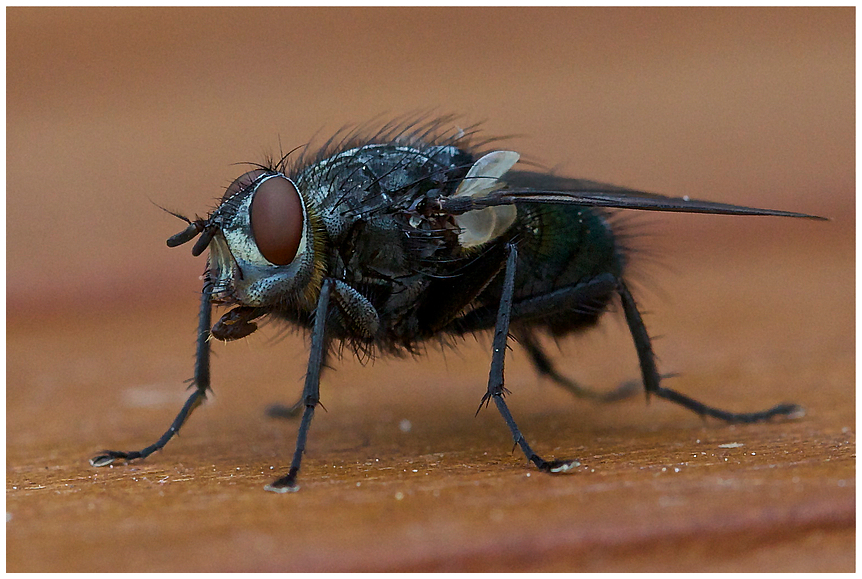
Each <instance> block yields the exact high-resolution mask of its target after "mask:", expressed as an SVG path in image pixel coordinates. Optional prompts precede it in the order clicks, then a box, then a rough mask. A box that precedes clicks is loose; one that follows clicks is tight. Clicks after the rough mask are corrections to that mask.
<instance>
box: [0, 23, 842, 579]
mask: <svg viewBox="0 0 862 579" xmlns="http://www.w3.org/2000/svg"><path fill="white" fill-rule="evenodd" d="M855 16H856V14H855V9H854V8H755V9H738V8H719V9H700V8H697V9H667V8H607V9H606V8H602V9H583V8H559V9H558V8H555V9H526V8H499V9H497V8H495V9H481V8H465V9H454V8H420V9H390V8H375V9H355V8H331V9H319V8H310V9H305V8H299V9H298V8H284V9H237V8H215V9H190V8H182V9H170V8H158V9H142V8H122V9H115V8H83V9H82V8H7V10H6V26H7V29H6V33H7V43H6V54H7V57H6V58H7V60H6V107H7V109H6V110H7V118H6V121H7V129H6V146H7V147H6V151H7V153H6V155H7V156H6V175H7V177H6V191H7V197H6V209H7V221H6V231H7V233H6V242H7V249H6V258H7V265H6V274H7V282H6V283H7V285H6V290H7V389H6V402H7V410H6V412H7V414H6V419H7V421H6V434H7V443H6V444H7V447H6V450H7V489H6V490H7V526H6V530H7V557H8V563H7V565H8V569H7V570H10V571H34V570H43V571H70V570H79V571H94V570H96V571H118V570H133V571H138V572H140V571H152V570H158V571H177V570H194V571H200V570H217V571H225V570H285V569H291V570H297V569H304V570H322V569H328V570H332V569H335V570H360V569H362V570H393V569H411V570H429V569H441V570H464V569H468V570H469V569H473V570H489V569H491V570H493V569H498V568H499V569H501V570H508V571H511V570H522V569H523V570H537V569H538V570H573V569H592V570H598V571H607V570H614V569H616V570H653V571H654V570H657V569H666V570H676V571H678V570H688V571H691V570H697V571H707V570H734V571H739V570H746V571H750V570H762V571H766V570H771V571H775V570H781V569H784V570H793V571H800V570H844V571H847V570H852V569H853V564H854V556H853V545H854V544H855V534H854V528H855V524H854V521H855V500H854V498H855V494H854V493H855V489H854V486H855V458H854V457H855V439H854V438H853V437H854V436H855V427H854V425H855V405H854V404H853V403H852V401H853V400H855V391H854V387H855V374H854V368H855V343H854V340H855V338H854V336H855V325H854V323H855V322H854V313H855V271H854V267H855V266H854V263H855V254H854V252H855V248H854V247H855V246H854V243H855V159H856V157H855V122H856V119H855V80H856V79H855ZM417 113H418V114H422V113H429V114H440V115H445V114H450V113H454V114H457V115H461V116H460V117H459V119H458V122H459V123H462V124H463V125H470V124H472V123H476V122H481V123H483V127H484V133H485V134H486V135H489V136H509V137H510V138H509V139H507V140H506V141H504V142H503V144H502V145H501V146H505V147H507V148H512V149H514V150H516V151H519V152H520V153H521V154H522V158H523V159H526V160H528V161H531V162H534V163H538V164H540V165H541V166H543V167H547V168H549V169H554V170H555V171H557V172H558V173H559V174H562V175H568V176H574V177H584V178H590V179H595V180H600V181H606V182H610V183H616V184H619V185H625V186H629V187H635V188H639V189H644V190H647V191H654V192H658V193H664V194H667V195H677V196H682V195H689V196H691V197H695V198H702V199H710V200H716V201H723V202H729V203H736V204H742V205H754V206H763V207H771V208H778V209H786V210H791V211H801V212H809V213H816V214H819V215H825V216H827V217H830V218H832V221H831V222H829V223H822V222H809V221H799V220H788V219H772V218H764V219H760V218H733V217H720V216H691V215H658V214H648V215H645V214H642V213H641V214H638V215H628V216H627V217H626V220H625V223H626V226H627V227H630V229H629V231H630V232H633V233H636V234H638V235H639V237H638V238H637V239H636V240H634V241H635V242H636V246H637V247H638V248H640V247H647V248H649V249H651V250H652V253H638V254H636V255H635V257H636V258H637V260H635V263H634V267H633V270H634V271H633V272H632V278H633V280H634V282H635V284H636V285H635V287H634V288H633V289H634V290H635V291H636V296H637V298H638V300H639V302H640V303H641V305H642V306H643V309H644V312H645V320H646V323H647V326H648V327H649V329H650V332H651V333H652V335H653V336H656V337H660V338H661V339H656V341H655V348H656V353H657V355H658V357H659V360H660V363H661V366H660V368H661V371H663V372H668V373H676V372H678V373H680V374H681V376H680V377H679V378H675V379H674V381H673V383H672V384H673V387H674V388H678V389H679V390H680V391H682V392H685V393H686V394H688V395H690V396H693V397H695V398H699V399H701V400H703V401H704V402H706V403H709V404H713V405H716V406H721V407H725V408H728V409H731V410H737V411H743V410H756V409H761V408H766V407H769V406H771V405H773V404H776V403H779V402H784V401H792V402H798V403H800V404H802V405H804V406H805V407H806V408H808V409H809V414H808V415H807V416H806V417H805V419H803V420H800V421H796V422H792V423H786V422H776V423H770V424H759V425H752V426H750V427H745V426H739V427H736V426H726V425H723V424H717V423H716V422H715V421H707V422H704V421H702V420H701V419H700V418H699V417H698V416H696V415H694V414H693V413H691V412H687V411H685V410H683V409H681V408H679V407H676V406H674V405H672V404H663V403H661V402H660V401H659V402H656V401H654V402H653V403H652V404H649V405H646V404H644V401H643V398H642V397H640V396H637V397H635V398H634V399H633V400H631V401H626V402H624V403H621V404H618V405H613V406H602V407H596V406H595V405H591V404H589V403H586V402H584V401H575V400H572V398H571V396H569V395H568V394H566V393H564V392H562V391H561V390H560V389H559V388H556V387H554V386H553V385H552V384H550V383H548V381H542V380H539V379H538V378H537V376H536V372H535V371H534V370H533V368H531V367H530V365H529V363H528V362H527V361H526V359H525V358H526V357H525V356H524V354H523V351H522V350H521V349H519V348H518V347H517V346H514V345H513V348H512V354H511V356H510V357H507V359H506V378H507V386H508V387H509V388H510V389H511V390H512V392H513V394H512V396H511V397H510V398H509V400H510V405H511V406H512V411H513V413H515V414H516V416H517V417H518V420H519V425H520V426H521V428H522V429H524V431H525V432H527V433H529V436H530V437H531V438H530V440H531V442H533V444H534V446H535V447H536V449H537V451H539V452H541V453H546V454H550V455H553V456H556V457H566V458H571V457H579V458H581V459H582V460H583V466H582V467H581V468H580V469H579V471H578V473H577V474H576V475H573V476H571V477H542V476H532V478H529V477H530V471H529V470H528V469H527V467H526V466H525V461H524V460H523V457H522V456H520V455H518V454H517V453H514V454H513V453H510V450H511V437H510V436H509V434H508V432H507V431H506V429H505V427H504V425H503V424H502V422H501V420H500V418H499V416H497V415H496V414H495V413H494V412H493V410H491V411H485V412H481V413H479V415H478V416H477V417H474V412H475V409H476V406H477V404H478V403H479V400H480V398H481V395H482V394H483V393H484V391H485V384H486V383H487V377H488V356H489V355H488V351H489V346H488V343H487V340H484V341H483V340H480V341H479V343H476V342H474V341H473V340H466V341H465V342H463V343H462V344H460V345H459V348H458V349H457V351H451V350H449V351H445V352H444V353H443V355H441V354H439V353H436V352H433V351H432V352H431V353H430V354H429V355H428V356H425V357H422V358H420V359H418V360H416V359H405V360H391V359H386V360H379V361H377V362H376V363H375V364H374V365H373V366H368V367H360V365H359V363H357V362H354V361H351V360H349V359H348V360H344V361H340V362H338V363H335V364H333V365H334V367H336V368H337V369H338V371H333V372H329V373H327V374H326V375H325V379H324V383H323V384H322V397H323V402H324V405H325V406H326V409H327V410H328V412H320V413H318V414H317V416H316V417H315V422H314V425H313V427H312V432H311V435H310V437H309V447H308V453H307V456H306V459H305V461H304V462H303V474H302V478H301V483H302V484H303V488H304V490H303V491H302V492H300V493H297V494H296V495H295V496H294V495H292V496H290V497H274V496H273V495H272V494H271V493H264V492H263V491H262V490H261V487H262V486H263V485H264V484H265V483H267V482H269V481H270V479H271V478H272V476H273V472H274V469H276V468H279V469H280V468H281V467H283V466H284V465H285V464H287V463H288V462H289V460H290V455H291V453H292V452H293V444H294V436H295V428H296V426H295V424H293V423H285V422H278V421H272V420H265V419H263V414H262V413H263V408H264V407H265V406H266V405H267V404H268V403H271V402H276V401H279V402H287V403H291V402H293V401H294V400H295V399H296V396H298V394H299V391H300V388H301V383H302V377H303V375H304V373H305V370H306V358H307V346H306V343H305V341H304V340H303V339H302V336H301V335H296V336H294V335H289V336H287V337H282V338H281V339H276V340H273V337H274V336H276V337H278V334H277V332H273V331H272V330H271V329H269V328H264V329H263V331H261V332H257V333H255V334H254V335H252V336H251V337H250V338H249V339H248V340H241V341H237V342H234V343H231V344H215V345H214V352H215V354H216V356H215V357H214V360H213V377H214V380H213V382H214V384H213V386H214V391H215V392H214V394H213V395H212V396H210V399H209V400H208V403H207V404H206V405H204V406H203V407H202V408H201V410H199V411H197V412H196V414H195V416H194V418H193V419H192V420H191V421H189V424H188V425H187V426H185V427H184V429H183V432H182V434H183V436H182V437H181V438H179V439H178V440H176V441H174V442H172V443H171V445H169V446H168V448H166V449H165V451H164V452H161V453H157V454H156V455H154V456H153V457H151V458H150V459H148V460H146V461H142V462H139V463H135V464H133V465H129V466H119V465H118V467H117V468H106V469H94V468H91V467H90V465H89V464H88V463H87V460H86V459H87V458H88V457H90V456H93V455H94V454H95V453H97V452H99V451H100V450H102V449H104V448H106V446H107V447H109V448H116V449H126V450H131V449H134V448H140V447H142V446H144V445H146V444H149V443H151V442H152V441H154V440H155V438H156V437H157V436H158V435H159V434H160V433H161V432H163V431H164V429H165V428H166V427H167V426H168V424H169V422H170V420H171V419H172V417H173V416H174V415H175V413H176V412H177V410H178V409H179V406H180V405H181V404H182V401H183V400H184V399H185V396H186V393H185V391H184V386H183V383H182V381H183V380H184V379H186V378H188V377H189V376H190V375H191V372H192V364H193V350H194V345H193V344H194V331H195V327H196V315H197V310H198V305H197V304H198V298H199V292H200V280H199V276H200V275H201V273H202V272H203V269H204V265H205V259H204V258H203V257H199V258H194V257H192V256H191V253H190V250H191V248H190V247H189V246H183V247H181V248H178V249H169V248H168V247H167V246H166V245H165V240H166V239H167V238H168V237H169V236H171V235H173V234H175V233H177V232H179V231H181V230H182V229H183V228H184V226H185V224H184V223H183V222H181V221H180V220H178V219H176V218H175V217H173V216H171V215H169V214H168V213H165V212H164V211H162V210H161V209H159V208H158V207H157V206H156V204H158V205H160V206H163V207H166V208H169V209H171V210H174V211H178V212H181V213H184V214H187V215H190V216H193V215H195V214H200V215H205V214H206V213H207V212H208V211H209V210H210V209H211V208H212V207H213V205H214V204H215V202H216V200H217V199H219V198H220V197H221V195H222V193H223V191H224V188H225V187H226V186H227V185H228V184H229V183H230V182H231V181H232V180H233V179H234V178H235V177H237V176H238V175H239V174H241V173H243V172H244V171H245V170H246V169H245V167H243V166H238V165H237V163H243V162H249V161H251V162H260V161H262V160H264V159H265V158H266V157H267V156H268V155H277V154H278V153H279V151H281V150H284V151H287V150H290V149H292V148H294V147H297V146H301V145H304V144H305V143H307V142H309V140H312V139H315V138H316V139H317V140H321V139H325V138H326V137H328V136H330V134H331V133H333V132H335V131H337V130H338V129H341V128H342V127H345V126H349V125H355V124H362V123H367V122H369V121H372V126H373V122H374V121H373V119H379V121H378V123H379V124H383V123H384V122H385V121H387V120H389V119H390V118H391V117H393V116H399V115H405V114H407V115H410V114H417ZM315 135H316V136H317V137H315ZM273 341H275V342H277V343H276V344H273V343H272V342H273ZM566 342H567V344H563V346H564V348H563V350H562V354H560V352H559V351H558V350H557V349H556V348H554V349H552V350H550V352H551V353H552V354H553V355H554V356H555V358H556V359H557V360H560V362H561V365H560V368H561V369H562V370H563V371H564V373H565V374H567V375H570V376H572V377H574V378H576V379H578V380H581V381H582V382H583V383H585V384H587V385H592V386H595V387H597V388H600V389H609V388H612V387H613V386H614V385H615V384H617V383H618V382H619V381H623V380H631V379H636V378H637V376H638V375H639V373H638V372H639V371H638V365H637V358H636V355H635V352H634V348H633V347H632V343H631V338H630V337H629V335H628V332H627V329H626V327H625V322H624V320H623V319H622V316H621V315H619V313H617V315H609V316H606V317H605V318H604V322H603V324H602V326H601V327H600V328H599V329H597V330H595V331H591V332H589V333H586V334H584V335H583V336H582V337H580V338H573V339H572V340H571V341H568V340H567V341H566ZM566 346H567V347H566ZM405 425H406V426H405ZM727 443H731V447H727V446H726V445H727ZM736 443H739V446H735V444H736ZM722 444H724V445H725V446H724V447H721V446H720V445H722ZM698 445H700V446H698ZM694 448H696V449H697V450H698V451H699V452H698V453H695V454H692V453H691V452H689V451H690V450H691V449H694ZM727 448H730V450H727ZM701 449H702V451H701ZM755 450H756V452H752V451H755ZM707 451H708V452H709V455H707ZM755 454H756V456H755ZM692 457H694V458H692ZM336 467H337V468H336ZM240 469H241V470H240ZM275 472H277V471H275ZM414 473H415V475H414ZM671 473H673V474H671ZM360 485H361V486H360ZM306 490H307V491H308V492H306ZM396 492H397V494H396ZM399 495H400V496H401V497H402V498H404V500H403V501H401V500H400V499H398V500H396V499H395V498H393V497H397V496H399ZM273 499H275V500H273ZM281 499H286V500H281ZM273 505H279V506H278V507H277V508H274V506H273ZM285 513H287V514H288V516H285ZM573 513H576V515H577V516H573ZM297 529H301V530H302V532H300V533H297V532H296V530H297ZM513 529H517V530H518V532H517V533H514V534H513ZM833 531H834V532H833ZM719 546H720V548H718V547H719Z"/></svg>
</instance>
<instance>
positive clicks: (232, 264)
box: [208, 169, 322, 307]
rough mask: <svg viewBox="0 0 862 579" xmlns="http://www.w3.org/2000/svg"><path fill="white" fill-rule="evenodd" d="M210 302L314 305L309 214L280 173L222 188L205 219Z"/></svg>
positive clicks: (255, 175)
mask: <svg viewBox="0 0 862 579" xmlns="http://www.w3.org/2000/svg"><path fill="white" fill-rule="evenodd" d="M210 221H211V223H213V224H214V225H215V226H216V227H217V232H216V234H215V236H214V237H213V240H212V242H211V243H210V246H209V247H210V257H209V268H208V272H209V278H210V281H211V282H212V283H213V288H214V291H213V300H214V301H221V302H225V303H230V304H240V305H243V306H253V307H270V306H277V305H283V304H288V303H292V304H296V303H300V302H303V301H304V302H309V301H313V300H314V296H315V295H316V293H317V291H318V290H319V285H320V279H319V278H320V276H319V274H318V272H319V271H321V270H322V267H318V266H317V265H316V260H320V259H322V253H321V252H318V251H316V250H315V238H316V237H317V236H318V235H319V233H318V229H319V228H317V227H315V218H314V212H313V210H312V209H311V208H310V205H309V203H308V202H307V200H306V199H305V198H304V197H303V195H302V193H301V192H300V190H299V189H298V188H297V186H296V185H295V184H294V183H293V181H291V180H290V179H288V178H287V177H286V176H285V175H283V174H281V173H276V172H272V171H265V170H262V169H258V170H255V171H250V172H248V173H246V174H245V175H243V176H241V177H240V178H239V179H237V180H236V181H234V183H233V184H232V185H231V186H230V187H228V190H227V192H226V193H225V196H224V198H223V199H222V203H221V205H220V206H219V207H218V209H216V211H215V212H214V213H213V215H212V216H211V218H210Z"/></svg>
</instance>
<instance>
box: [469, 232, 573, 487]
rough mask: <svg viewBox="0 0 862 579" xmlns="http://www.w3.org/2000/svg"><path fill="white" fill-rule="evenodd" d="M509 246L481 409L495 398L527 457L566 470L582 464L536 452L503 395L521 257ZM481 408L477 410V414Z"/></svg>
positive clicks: (554, 469) (552, 469) (544, 466)
mask: <svg viewBox="0 0 862 579" xmlns="http://www.w3.org/2000/svg"><path fill="white" fill-rule="evenodd" d="M507 249H508V252H509V255H508V257H507V259H506V269H505V270H504V274H503V275H504V279H503V295H502V296H501V297H500V308H499V310H497V324H496V326H495V328H494V344H493V350H492V354H491V371H490V373H489V376H488V391H487V392H486V393H485V396H483V397H482V402H481V404H480V405H479V410H481V409H482V406H487V405H488V404H489V402H490V401H491V400H493V401H494V404H496V406H497V410H498V411H499V412H500V414H501V415H502V416H503V420H505V421H506V425H507V426H508V427H509V430H510V431H511V433H512V438H513V439H514V440H515V443H516V444H517V445H518V446H520V447H521V450H522V451H524V455H525V456H526V457H527V460H529V461H530V462H532V463H533V464H535V465H536V466H537V467H538V468H539V470H542V471H545V472H551V473H563V472H566V471H568V470H571V469H572V468H574V467H576V466H579V465H580V463H579V462H578V461H576V460H553V461H547V460H545V459H543V458H542V457H540V456H539V455H538V454H536V453H535V452H533V449H532V448H530V445H529V444H528V443H527V441H526V439H525V438H524V435H522V434H521V431H520V429H519V428H518V425H517V424H515V420H514V418H512V413H511V412H509V407H508V406H507V405H506V401H505V400H504V398H503V397H504V396H505V395H506V394H507V393H508V390H506V388H505V387H504V377H503V366H504V363H505V357H506V342H507V340H508V338H509V323H510V321H511V317H512V295H513V294H514V291H515V268H516V265H515V264H516V263H517V259H518V249H517V247H515V245H514V244H509V245H508V246H507ZM479 410H477V411H476V413H477V414H478V413H479Z"/></svg>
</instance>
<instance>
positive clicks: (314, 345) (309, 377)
mask: <svg viewBox="0 0 862 579" xmlns="http://www.w3.org/2000/svg"><path fill="white" fill-rule="evenodd" d="M331 286H332V281H331V280H330V279H325V280H323V286H322V287H321V288H320V297H319V298H318V300H317V309H316V310H315V312H314V329H313V330H312V333H311V352H310V353H309V356H308V373H306V375H305V387H304V388H303V391H302V398H303V402H304V404H305V410H304V411H303V413H302V422H300V424H299V432H298V433H297V435H296V450H295V451H294V453H293V460H292V461H291V463H290V470H289V471H288V472H287V476H283V477H281V478H280V479H278V480H276V481H275V482H273V483H271V484H268V485H266V486H265V487H264V489H266V490H268V491H273V492H276V493H291V492H296V491H298V490H299V485H298V484H296V475H297V474H299V465H300V463H301V462H302V454H303V453H304V452H305V441H306V439H307V437H308V428H309V427H310V426H311V419H312V418H314V409H315V407H316V406H317V405H318V404H319V403H320V370H321V368H322V367H323V359H324V356H325V355H326V350H327V344H326V340H325V333H326V313H327V310H328V308H329V293H330V289H331Z"/></svg>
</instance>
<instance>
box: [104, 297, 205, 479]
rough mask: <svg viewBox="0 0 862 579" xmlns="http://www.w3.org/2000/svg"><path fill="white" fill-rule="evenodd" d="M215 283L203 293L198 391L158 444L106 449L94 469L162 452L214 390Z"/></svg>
mask: <svg viewBox="0 0 862 579" xmlns="http://www.w3.org/2000/svg"><path fill="white" fill-rule="evenodd" d="M211 296H212V284H211V283H209V282H207V283H205V284H204V289H203V292H202V293H201V309H200V313H199V314H198V338H197V351H196V356H195V377H194V379H193V380H192V385H193V386H194V387H195V390H194V392H192V394H191V396H189V398H188V400H186V403H185V404H183V407H182V409H181V410H180V413H179V414H177V417H176V418H174V421H173V423H172V424H171V427H170V428H168V430H167V432H165V433H164V434H163V435H162V436H161V438H159V439H158V440H157V441H156V442H155V443H153V444H151V445H150V446H148V447H146V448H144V449H143V450H134V451H130V452H122V451H118V450H105V451H103V452H102V454H100V455H98V456H94V457H93V458H91V459H90V464H91V465H93V466H108V465H109V464H111V463H113V462H114V461H115V460H117V459H123V460H135V459H139V458H147V457H148V456H150V455H151V454H153V453H154V452H155V451H157V450H161V449H162V448H163V447H164V446H165V445H166V444H167V443H168V441H169V440H170V439H171V438H173V437H174V435H175V434H177V433H178V432H179V430H180V428H181V427H182V425H183V424H185V422H186V420H188V418H189V416H191V414H192V412H194V410H195V408H197V407H198V406H200V405H201V403H203V401H204V399H205V398H206V392H207V390H208V389H209V387H210V345H209V335H210V325H211V323H212V303H211V302H210V297H211Z"/></svg>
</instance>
